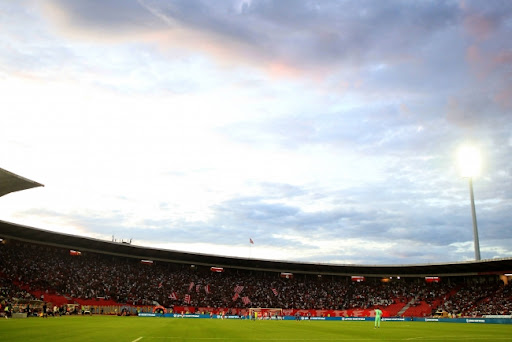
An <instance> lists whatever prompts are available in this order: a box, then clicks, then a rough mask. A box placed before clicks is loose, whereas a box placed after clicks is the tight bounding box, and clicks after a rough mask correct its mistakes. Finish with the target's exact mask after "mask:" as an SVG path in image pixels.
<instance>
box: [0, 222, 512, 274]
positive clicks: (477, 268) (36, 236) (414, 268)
mask: <svg viewBox="0 0 512 342" xmlns="http://www.w3.org/2000/svg"><path fill="white" fill-rule="evenodd" d="M0 238H3V239H6V240H8V239H14V240H21V241H26V242H32V243H37V244H46V245H51V246H56V247H63V248H69V249H75V250H79V251H81V252H87V251H89V252H96V253H104V254H111V255H118V256H124V257H130V258H140V259H145V260H153V261H155V262H158V261H164V262H176V263H182V264H191V265H203V266H215V267H225V268H237V269H248V270H258V271H275V272H292V273H297V274H319V275H347V276H348V275H360V276H368V277H372V276H373V277H389V276H401V277H419V276H463V275H488V274H505V273H512V258H506V259H492V260H481V261H468V262H457V263H443V264H418V265H338V264H316V263H298V262H288V261H271V260H258V259H249V258H234V257H226V256H219V255H207V254H198V253H195V254H194V253H187V252H181V251H173V250H162V249H154V248H148V247H143V246H136V245H132V244H128V243H118V242H111V241H107V240H99V239H92V238H86V237H79V236H74V235H68V234H61V233H55V232H51V231H48V230H43V229H37V228H32V227H27V226H22V225H17V224H14V223H10V222H6V221H1V220H0Z"/></svg>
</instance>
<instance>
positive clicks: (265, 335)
mask: <svg viewBox="0 0 512 342" xmlns="http://www.w3.org/2000/svg"><path fill="white" fill-rule="evenodd" d="M0 341H24V342H26V341H53V342H57V341H66V342H75V341H97V342H102V341H109V342H110V341H120V342H158V341H160V342H165V341H205V342H208V341H228V342H232V341H439V342H442V341H461V342H466V341H512V325H502V324H464V323H462V324H460V323H430V322H428V323H426V322H382V326H381V328H380V329H374V328H373V322H340V321H299V322H296V321H248V320H218V319H180V318H155V317H116V316H92V317H91V316H86V317H81V316H78V317H77V316H72V317H56V318H29V319H9V320H6V319H2V320H0Z"/></svg>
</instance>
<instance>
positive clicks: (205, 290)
mask: <svg viewBox="0 0 512 342" xmlns="http://www.w3.org/2000/svg"><path fill="white" fill-rule="evenodd" d="M204 292H206V293H207V294H210V285H206V286H205V287H204Z"/></svg>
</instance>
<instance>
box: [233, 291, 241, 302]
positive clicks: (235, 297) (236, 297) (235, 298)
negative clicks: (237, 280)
mask: <svg viewBox="0 0 512 342" xmlns="http://www.w3.org/2000/svg"><path fill="white" fill-rule="evenodd" d="M238 297H240V295H239V294H238V293H235V295H234V296H233V302H234V301H235V300H237V299H238Z"/></svg>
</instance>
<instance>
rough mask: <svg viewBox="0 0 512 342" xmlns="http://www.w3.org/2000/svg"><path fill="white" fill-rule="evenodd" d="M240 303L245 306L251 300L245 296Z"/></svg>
mask: <svg viewBox="0 0 512 342" xmlns="http://www.w3.org/2000/svg"><path fill="white" fill-rule="evenodd" d="M242 302H244V304H245V305H247V304H250V303H251V300H250V299H249V297H247V296H245V297H242Z"/></svg>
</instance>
